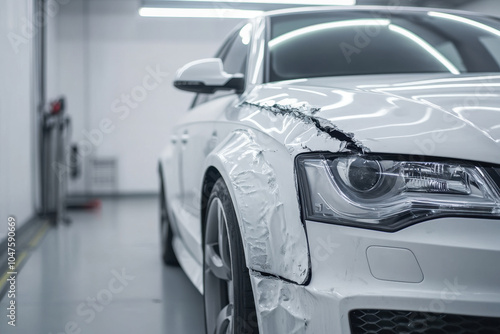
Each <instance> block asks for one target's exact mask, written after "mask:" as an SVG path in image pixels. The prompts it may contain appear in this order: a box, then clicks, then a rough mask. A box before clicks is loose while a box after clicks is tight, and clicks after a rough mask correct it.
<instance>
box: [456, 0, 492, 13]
mask: <svg viewBox="0 0 500 334" xmlns="http://www.w3.org/2000/svg"><path fill="white" fill-rule="evenodd" d="M460 9H463V10H470V11H473V12H479V13H484V14H488V15H493V16H498V17H500V1H498V0H476V1H473V2H471V3H470V4H467V5H464V6H462V7H461V8H460Z"/></svg>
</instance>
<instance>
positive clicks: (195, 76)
mask: <svg viewBox="0 0 500 334" xmlns="http://www.w3.org/2000/svg"><path fill="white" fill-rule="evenodd" d="M174 86H175V87H176V88H178V89H181V90H186V91H188V92H195V93H205V94H212V93H215V92H216V91H218V90H233V89H234V90H236V92H237V93H242V92H243V90H244V87H245V78H244V76H243V74H241V73H237V74H228V73H226V72H225V71H224V66H223V64H222V60H220V59H219V58H207V59H202V60H197V61H193V62H191V63H189V64H187V65H185V66H184V67H182V68H180V69H179V70H178V71H177V74H176V76H175V81H174Z"/></svg>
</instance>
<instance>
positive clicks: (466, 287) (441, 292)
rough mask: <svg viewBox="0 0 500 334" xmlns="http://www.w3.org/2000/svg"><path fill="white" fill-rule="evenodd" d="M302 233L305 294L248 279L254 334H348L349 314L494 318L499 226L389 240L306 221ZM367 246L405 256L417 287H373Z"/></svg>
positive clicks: (482, 224) (498, 296)
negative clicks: (306, 253)
mask: <svg viewBox="0 0 500 334" xmlns="http://www.w3.org/2000/svg"><path fill="white" fill-rule="evenodd" d="M307 232H308V239H309V245H310V248H311V258H312V259H313V260H312V276H311V281H310V283H309V284H308V285H307V286H299V285H295V284H290V283H287V282H283V281H281V280H278V279H276V278H273V277H265V276H263V275H261V274H259V273H256V272H253V273H252V274H251V278H252V284H253V287H254V295H255V299H256V300H258V301H259V303H258V304H257V307H258V312H257V314H258V316H259V321H260V324H261V333H349V332H350V325H349V318H348V316H347V315H348V314H349V312H350V311H351V310H356V309H380V310H414V311H417V312H431V313H449V314H465V315H471V316H483V317H498V314H499V313H500V303H499V301H500V287H499V284H498V277H499V275H500V262H499V261H500V260H499V256H498V255H499V254H500V243H498V240H497V239H498V238H497V236H498V234H499V233H500V224H499V221H498V220H488V219H465V218H443V219H435V220H431V221H427V222H423V223H420V224H417V225H414V226H411V227H408V228H407V229H404V230H401V231H399V232H395V233H385V232H380V231H371V230H364V229H353V228H350V227H345V226H337V225H329V224H322V223H317V222H309V221H308V222H307ZM371 246H383V247H388V248H394V249H397V248H405V249H410V250H411V251H412V252H413V253H414V254H415V256H416V259H417V261H418V263H419V264H420V267H421V268H422V272H423V276H424V279H423V280H422V282H419V283H408V282H398V281H387V280H380V279H376V278H375V277H374V276H373V275H372V273H371V271H370V263H369V260H368V257H367V250H368V249H369V248H370V247H371ZM415 325H416V326H420V327H416V328H422V326H423V325H424V326H425V323H422V322H421V320H420V321H417V320H416V323H415Z"/></svg>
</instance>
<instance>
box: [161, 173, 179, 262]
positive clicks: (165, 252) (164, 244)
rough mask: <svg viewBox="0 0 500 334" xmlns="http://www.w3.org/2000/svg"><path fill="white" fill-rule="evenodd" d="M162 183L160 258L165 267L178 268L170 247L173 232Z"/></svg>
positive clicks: (172, 249)
mask: <svg viewBox="0 0 500 334" xmlns="http://www.w3.org/2000/svg"><path fill="white" fill-rule="evenodd" d="M165 199H166V197H165V188H164V186H163V182H162V183H161V185H160V236H161V240H160V242H161V256H162V259H163V263H164V264H166V265H167V266H179V262H178V261H177V257H176V256H175V252H174V248H173V246H172V240H173V232H172V227H171V226H170V221H169V219H168V210H167V203H166V200H165Z"/></svg>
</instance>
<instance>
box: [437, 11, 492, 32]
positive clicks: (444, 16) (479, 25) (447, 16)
mask: <svg viewBox="0 0 500 334" xmlns="http://www.w3.org/2000/svg"><path fill="white" fill-rule="evenodd" d="M428 15H429V16H433V17H440V18H442V19H448V20H453V21H457V22H461V23H465V24H468V25H470V26H473V27H476V28H479V29H483V30H485V31H488V32H491V33H492V34H495V35H497V36H500V30H498V29H495V28H493V27H490V26H488V25H486V24H483V23H480V22H477V21H474V20H470V19H466V18H465V17H461V16H457V15H451V14H446V13H439V12H429V13H428Z"/></svg>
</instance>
